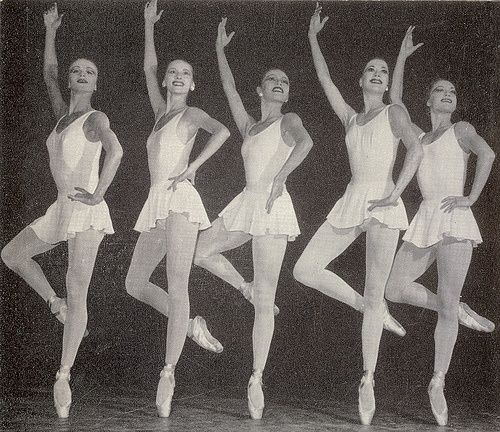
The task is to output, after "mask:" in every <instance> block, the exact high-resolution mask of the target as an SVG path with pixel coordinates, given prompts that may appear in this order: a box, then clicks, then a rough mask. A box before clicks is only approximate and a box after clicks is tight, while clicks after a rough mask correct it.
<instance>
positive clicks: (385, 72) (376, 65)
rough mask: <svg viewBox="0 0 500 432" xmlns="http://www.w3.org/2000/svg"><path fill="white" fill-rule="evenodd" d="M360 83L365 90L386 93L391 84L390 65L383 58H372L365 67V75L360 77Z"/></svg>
mask: <svg viewBox="0 0 500 432" xmlns="http://www.w3.org/2000/svg"><path fill="white" fill-rule="evenodd" d="M359 85H360V87H361V88H362V89H363V90H367V91H372V92H376V93H382V94H383V93H384V92H385V91H387V86H388V85H389V67H388V66H387V63H386V62H385V61H384V60H382V59H378V58H375V59H372V60H370V61H369V62H368V63H367V64H366V66H365V68H364V69H363V75H361V78H360V79H359Z"/></svg>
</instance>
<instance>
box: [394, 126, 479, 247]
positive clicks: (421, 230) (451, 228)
mask: <svg viewBox="0 0 500 432" xmlns="http://www.w3.org/2000/svg"><path fill="white" fill-rule="evenodd" d="M422 136H423V134H422V135H421V136H420V137H422ZM423 150H424V156H423V159H422V162H421V163H420V166H419V168H418V172H417V179H418V184H419V187H420V191H421V192H422V196H423V198H424V200H423V201H422V203H421V204H420V207H419V209H418V212H417V214H416V215H415V217H414V218H413V220H412V221H411V224H410V227H409V228H408V231H406V233H405V235H404V236H403V240H405V241H408V242H411V243H413V244H414V245H415V246H417V247H420V248H426V247H429V246H432V245H434V244H436V243H438V242H439V241H441V240H443V239H444V238H445V237H453V238H455V239H457V240H460V241H462V240H470V241H471V242H472V244H473V246H477V245H478V244H479V243H481V242H482V241H483V240H482V238H481V233H480V232H479V228H478V226H477V223H476V220H475V218H474V215H473V214H472V210H471V209H470V207H457V208H455V209H453V210H452V211H451V212H448V213H445V212H444V210H441V206H442V204H443V203H442V200H443V198H446V197H448V196H463V189H464V184H465V178H466V170H467V160H468V157H469V155H468V154H467V153H465V152H464V151H463V150H462V148H461V147H460V144H459V143H458V141H457V139H456V137H455V128H454V125H453V126H451V127H450V128H449V129H447V130H446V131H445V132H444V133H443V134H442V135H441V136H440V137H439V138H438V139H437V140H435V141H433V142H432V143H430V144H426V145H424V146H423Z"/></svg>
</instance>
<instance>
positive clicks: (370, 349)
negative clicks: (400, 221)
mask: <svg viewBox="0 0 500 432" xmlns="http://www.w3.org/2000/svg"><path fill="white" fill-rule="evenodd" d="M398 239H399V230H396V229H390V228H387V227H385V226H383V225H381V224H380V223H378V222H372V223H370V224H369V226H368V228H367V231H366V279H365V291H364V305H365V310H364V315H363V327H362V333H361V335H362V345H363V367H364V370H365V371H367V370H368V371H375V366H376V364H377V356H378V349H379V344H380V337H381V334H382V328H383V314H384V304H383V299H384V290H385V285H386V283H387V278H388V277H389V273H390V271H391V266H392V263H393V260H394V254H395V253H396V248H397V245H398Z"/></svg>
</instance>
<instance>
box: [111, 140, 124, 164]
mask: <svg viewBox="0 0 500 432" xmlns="http://www.w3.org/2000/svg"><path fill="white" fill-rule="evenodd" d="M122 157H123V148H122V146H121V145H117V146H116V147H114V148H113V151H112V153H111V158H112V159H113V160H114V161H115V163H116V164H118V165H119V164H120V162H121V160H122Z"/></svg>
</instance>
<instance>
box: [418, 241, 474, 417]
mask: <svg viewBox="0 0 500 432" xmlns="http://www.w3.org/2000/svg"><path fill="white" fill-rule="evenodd" d="M471 256H472V244H471V243H470V242H469V241H467V242H461V241H457V240H455V239H453V238H446V239H444V240H442V241H441V242H439V244H438V246H437V267H438V294H437V298H438V321H437V325H436V330H435V331H434V346H435V353H434V374H433V376H432V379H431V382H430V383H429V387H428V389H427V391H428V393H429V400H430V403H431V408H432V413H433V414H434V417H435V418H436V421H437V423H438V424H439V425H446V424H447V422H448V406H447V404H446V398H445V396H444V386H445V376H446V372H448V367H449V366H450V361H451V356H452V354H453V348H454V347H455V342H456V340H457V333H458V308H459V302H460V293H461V292H462V288H463V285H464V281H465V277H466V275H467V271H468V270H469V264H470V259H471Z"/></svg>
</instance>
